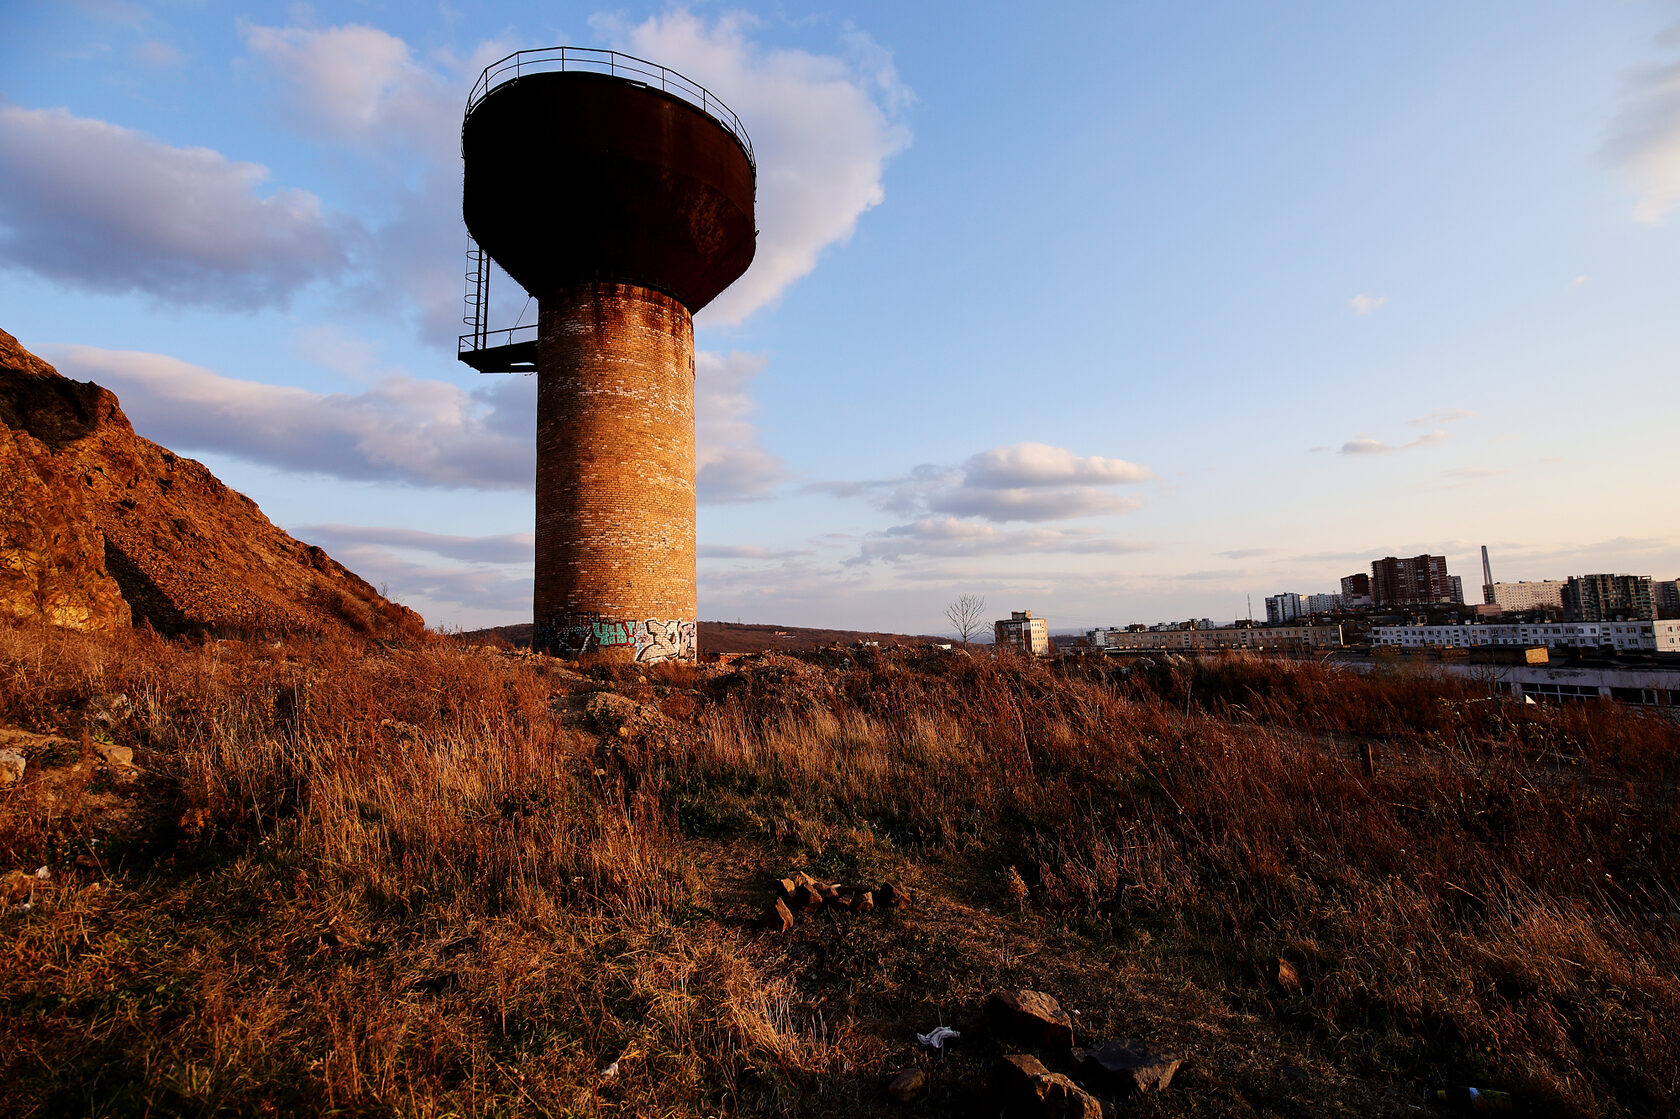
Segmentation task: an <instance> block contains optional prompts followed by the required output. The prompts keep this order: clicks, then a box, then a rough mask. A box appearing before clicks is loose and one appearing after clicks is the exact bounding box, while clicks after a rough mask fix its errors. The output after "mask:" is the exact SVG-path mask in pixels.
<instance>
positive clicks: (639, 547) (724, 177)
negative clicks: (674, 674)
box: [461, 47, 757, 663]
mask: <svg viewBox="0 0 1680 1119" xmlns="http://www.w3.org/2000/svg"><path fill="white" fill-rule="evenodd" d="M461 152H462V159H463V163H464V166H465V171H464V183H463V189H462V211H463V215H464V217H465V219H466V223H467V229H468V231H469V232H470V233H471V234H472V236H473V238H474V240H475V241H477V243H478V245H479V246H481V248H482V250H483V251H484V252H485V253H488V254H489V256H490V257H491V259H493V260H494V261H495V262H496V263H497V264H499V265H501V267H502V268H503V270H505V271H506V272H507V273H508V275H509V276H511V277H512V278H513V279H514V280H515V281H517V282H518V283H519V284H520V285H521V286H522V287H523V288H524V289H525V290H526V291H527V292H528V293H530V295H531V296H533V297H534V298H535V300H536V302H537V307H538V313H537V325H536V329H535V331H534V334H535V337H534V339H527V338H520V337H517V336H516V334H515V332H512V331H489V330H486V329H484V321H483V317H482V314H483V312H482V308H483V306H484V305H485V302H486V300H485V299H484V297H483V294H482V293H483V285H484V284H486V283H487V279H486V278H485V277H486V276H487V272H485V271H484V269H483V268H482V267H481V268H480V271H479V274H478V276H479V278H478V283H479V285H480V299H479V303H478V308H479V311H478V319H477V325H476V327H475V331H474V334H472V335H467V336H463V338H462V345H461V358H462V360H463V361H466V362H467V363H468V364H470V365H472V366H473V367H474V368H477V369H480V370H481V371H484V372H504V371H527V370H530V369H532V368H533V367H534V369H535V372H536V376H537V475H536V573H535V580H534V586H533V592H534V593H533V619H532V620H533V621H534V623H535V637H534V645H535V646H536V647H537V648H539V649H542V650H546V651H549V652H553V653H559V654H572V655H575V654H583V653H592V654H595V655H599V656H604V657H608V658H611V659H621V660H630V661H637V662H642V663H647V662H653V661H660V660H666V659H672V658H678V659H682V658H693V657H694V656H695V655H696V654H697V651H698V645H697V640H696V621H697V608H698V604H697V601H696V598H697V596H696V587H695V548H694V533H695V530H694V521H695V489H694V485H695V465H694V327H693V315H694V313H695V312H696V311H698V310H700V308H702V307H704V306H706V304H708V303H710V302H711V301H712V300H713V299H714V298H716V297H717V295H718V293H719V292H721V291H723V289H724V288H726V287H728V286H729V285H730V284H731V283H733V282H734V281H735V280H736V278H737V277H739V276H740V275H741V273H743V272H745V271H746V269H747V266H748V265H749V264H751V263H752V259H753V251H754V247H755V244H756V240H757V232H756V228H755V226H754V219H753V200H754V185H755V179H756V165H755V163H754V159H753V151H752V144H751V141H750V140H749V139H748V138H747V134H746V130H745V129H744V128H743V127H742V125H741V122H740V120H739V118H737V117H736V115H735V114H734V113H733V112H731V111H730V110H729V109H728V108H726V107H725V106H724V105H723V104H722V103H721V102H719V101H718V100H717V98H716V97H715V96H713V95H712V94H711V93H710V92H709V91H707V90H706V89H705V88H704V87H702V86H700V85H698V84H697V83H695V82H692V81H690V80H689V79H687V78H684V77H682V76H681V75H679V74H676V73H675V72H674V71H671V70H668V69H666V68H664V67H661V66H657V65H655V64H653V63H650V62H646V61H644V60H642V59H637V58H632V57H630V56H627V55H623V54H618V53H616V52H611V51H598V50H587V49H580V48H574V47H557V48H550V49H548V50H543V51H521V52H519V53H517V54H513V55H509V56H508V57H507V58H505V59H502V60H501V61H500V62H497V63H494V64H492V65H491V66H490V67H488V68H486V70H485V71H484V74H483V76H482V77H481V78H480V79H479V82H478V84H477V85H476V86H475V87H474V89H473V93H472V96H471V97H470V98H469V100H468V103H467V111H466V118H465V120H464V122H463V124H462V128H461ZM471 300H472V296H471V295H469V302H470V301H471Z"/></svg>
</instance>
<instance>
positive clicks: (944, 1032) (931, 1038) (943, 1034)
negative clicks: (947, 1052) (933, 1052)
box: [916, 1026, 962, 1049]
mask: <svg viewBox="0 0 1680 1119" xmlns="http://www.w3.org/2000/svg"><path fill="white" fill-rule="evenodd" d="M961 1036H962V1034H961V1033H960V1032H959V1031H957V1030H953V1029H952V1028H951V1027H950V1026H935V1027H934V1028H933V1029H932V1030H929V1031H928V1032H927V1033H925V1034H917V1035H916V1040H917V1041H919V1042H921V1043H922V1044H923V1045H927V1046H931V1047H932V1048H934V1049H943V1048H945V1043H946V1042H947V1041H955V1040H956V1039H957V1038H959V1037H961Z"/></svg>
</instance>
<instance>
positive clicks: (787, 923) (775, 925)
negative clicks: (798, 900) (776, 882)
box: [759, 898, 793, 933]
mask: <svg viewBox="0 0 1680 1119" xmlns="http://www.w3.org/2000/svg"><path fill="white" fill-rule="evenodd" d="M759 924H761V925H763V926H764V927H765V928H767V929H769V930H771V931H772V932H784V933H785V932H791V931H793V911H792V910H790V909H789V908H788V907H787V902H785V901H783V900H782V899H780V898H777V899H776V904H774V905H772V906H771V907H770V908H768V909H766V910H765V911H764V915H763V916H762V917H760V918H759Z"/></svg>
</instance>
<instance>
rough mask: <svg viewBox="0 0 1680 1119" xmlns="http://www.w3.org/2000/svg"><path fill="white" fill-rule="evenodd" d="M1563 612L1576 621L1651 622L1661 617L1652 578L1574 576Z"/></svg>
mask: <svg viewBox="0 0 1680 1119" xmlns="http://www.w3.org/2000/svg"><path fill="white" fill-rule="evenodd" d="M1563 612H1564V614H1565V615H1567V616H1568V618H1569V619H1570V620H1571V621H1575V622H1623V621H1648V620H1650V619H1653V618H1655V617H1656V616H1657V612H1656V609H1655V606H1654V604H1653V602H1652V600H1651V577H1650V576H1649V575H1571V576H1570V577H1569V582H1568V583H1567V584H1565V585H1564V588H1563Z"/></svg>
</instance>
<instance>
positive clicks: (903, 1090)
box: [887, 1068, 927, 1103]
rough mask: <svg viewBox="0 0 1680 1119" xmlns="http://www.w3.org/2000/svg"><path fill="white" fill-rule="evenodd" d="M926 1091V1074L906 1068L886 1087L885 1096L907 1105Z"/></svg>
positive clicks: (917, 1069) (915, 1069)
mask: <svg viewBox="0 0 1680 1119" xmlns="http://www.w3.org/2000/svg"><path fill="white" fill-rule="evenodd" d="M926 1089H927V1074H926V1073H924V1072H923V1071H922V1070H921V1069H919V1068H907V1069H905V1070H904V1071H903V1072H901V1073H899V1074H898V1075H897V1076H895V1077H893V1081H892V1083H891V1084H889V1085H887V1095H889V1096H891V1097H892V1098H893V1099H895V1100H897V1101H898V1102H899V1103H909V1102H910V1101H911V1100H913V1099H915V1098H916V1097H917V1096H919V1095H921V1094H922V1092H923V1091H925V1090H926Z"/></svg>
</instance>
